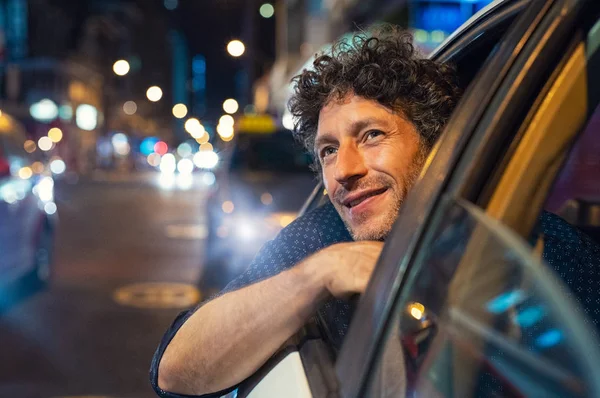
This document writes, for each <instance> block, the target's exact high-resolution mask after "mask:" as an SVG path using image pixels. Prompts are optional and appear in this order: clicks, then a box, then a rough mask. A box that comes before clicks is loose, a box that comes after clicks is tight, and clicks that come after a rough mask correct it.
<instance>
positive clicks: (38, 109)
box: [29, 98, 58, 122]
mask: <svg viewBox="0 0 600 398" xmlns="http://www.w3.org/2000/svg"><path fill="white" fill-rule="evenodd" d="M29 114H30V115H31V117H32V118H34V119H35V120H37V121H40V122H50V121H52V120H54V119H56V117H57V116H58V106H56V104H55V103H54V101H52V100H51V99H48V98H44V99H43V100H41V101H39V102H36V103H34V104H32V105H31V106H30V107H29Z"/></svg>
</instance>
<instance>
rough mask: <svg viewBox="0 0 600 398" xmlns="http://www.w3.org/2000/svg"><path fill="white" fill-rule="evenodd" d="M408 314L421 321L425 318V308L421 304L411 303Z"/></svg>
mask: <svg viewBox="0 0 600 398" xmlns="http://www.w3.org/2000/svg"><path fill="white" fill-rule="evenodd" d="M408 312H409V313H410V315H411V316H412V317H413V318H415V319H417V320H420V319H421V318H423V314H424V312H425V306H423V304H421V303H411V304H409V305H408Z"/></svg>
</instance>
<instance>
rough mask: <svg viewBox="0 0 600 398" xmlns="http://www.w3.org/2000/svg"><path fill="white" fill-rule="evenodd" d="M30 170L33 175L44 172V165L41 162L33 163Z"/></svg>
mask: <svg viewBox="0 0 600 398" xmlns="http://www.w3.org/2000/svg"><path fill="white" fill-rule="evenodd" d="M31 169H32V170H33V172H34V173H35V174H40V173H42V172H43V171H44V164H43V163H42V162H33V164H32V165H31Z"/></svg>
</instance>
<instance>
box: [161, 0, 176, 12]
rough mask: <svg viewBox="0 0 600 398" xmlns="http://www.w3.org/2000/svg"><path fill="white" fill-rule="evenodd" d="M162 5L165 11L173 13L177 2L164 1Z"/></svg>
mask: <svg viewBox="0 0 600 398" xmlns="http://www.w3.org/2000/svg"><path fill="white" fill-rule="evenodd" d="M164 5H165V8H166V9H167V10H169V11H173V10H174V9H176V8H177V6H178V5H179V1H178V0H165V1H164Z"/></svg>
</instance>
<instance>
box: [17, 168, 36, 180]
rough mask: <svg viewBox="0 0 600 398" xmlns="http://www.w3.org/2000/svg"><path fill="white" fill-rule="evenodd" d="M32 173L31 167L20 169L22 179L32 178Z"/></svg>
mask: <svg viewBox="0 0 600 398" xmlns="http://www.w3.org/2000/svg"><path fill="white" fill-rule="evenodd" d="M32 175H33V170H31V167H21V169H20V170H19V178H21V179H22V180H28V179H30V178H31V176H32Z"/></svg>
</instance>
